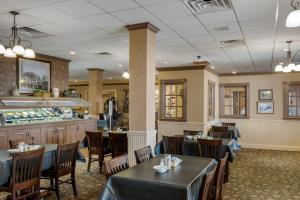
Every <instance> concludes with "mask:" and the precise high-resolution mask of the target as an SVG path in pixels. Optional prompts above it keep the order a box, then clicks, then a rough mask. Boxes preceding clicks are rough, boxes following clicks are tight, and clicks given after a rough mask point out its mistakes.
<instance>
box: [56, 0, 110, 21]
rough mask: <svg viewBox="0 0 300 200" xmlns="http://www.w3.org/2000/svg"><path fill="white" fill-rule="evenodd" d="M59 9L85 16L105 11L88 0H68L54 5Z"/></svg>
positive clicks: (74, 15)
mask: <svg viewBox="0 0 300 200" xmlns="http://www.w3.org/2000/svg"><path fill="white" fill-rule="evenodd" d="M54 7H55V8H57V9H58V10H60V11H62V12H65V13H67V14H69V15H71V16H73V17H85V16H91V15H96V14H101V13H104V11H103V10H102V9H100V8H98V7H96V6H94V5H92V4H90V3H89V2H87V1H86V0H68V1H63V2H61V3H57V4H55V5H54Z"/></svg>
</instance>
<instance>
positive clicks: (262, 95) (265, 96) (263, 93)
mask: <svg viewBox="0 0 300 200" xmlns="http://www.w3.org/2000/svg"><path fill="white" fill-rule="evenodd" d="M258 99H259V100H273V90H272V89H261V90H258Z"/></svg>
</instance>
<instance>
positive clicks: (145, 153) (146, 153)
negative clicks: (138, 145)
mask: <svg viewBox="0 0 300 200" xmlns="http://www.w3.org/2000/svg"><path fill="white" fill-rule="evenodd" d="M134 155H135V160H136V163H137V164H140V163H142V162H144V161H146V160H150V159H151V158H153V154H152V150H151V147H150V146H147V147H144V148H142V149H138V150H135V151H134Z"/></svg>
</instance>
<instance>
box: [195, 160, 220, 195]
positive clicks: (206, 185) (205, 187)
mask: <svg viewBox="0 0 300 200" xmlns="http://www.w3.org/2000/svg"><path fill="white" fill-rule="evenodd" d="M216 168H217V166H214V168H213V169H212V170H211V171H210V172H209V173H208V174H206V175H204V176H203V178H202V183H201V186H200V192H199V200H210V199H211V193H212V187H213V183H214V177H215V174H216Z"/></svg>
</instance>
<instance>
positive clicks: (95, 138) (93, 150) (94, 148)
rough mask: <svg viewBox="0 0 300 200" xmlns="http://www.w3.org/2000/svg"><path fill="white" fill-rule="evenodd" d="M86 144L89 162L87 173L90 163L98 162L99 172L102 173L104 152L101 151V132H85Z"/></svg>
mask: <svg viewBox="0 0 300 200" xmlns="http://www.w3.org/2000/svg"><path fill="white" fill-rule="evenodd" d="M85 134H86V138H87V143H88V151H89V160H88V168H87V171H88V172H90V168H91V163H92V162H95V161H98V162H99V167H100V172H102V166H103V161H104V157H105V154H104V151H103V136H102V132H91V131H85ZM93 155H97V156H98V158H93Z"/></svg>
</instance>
